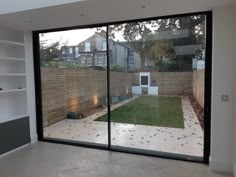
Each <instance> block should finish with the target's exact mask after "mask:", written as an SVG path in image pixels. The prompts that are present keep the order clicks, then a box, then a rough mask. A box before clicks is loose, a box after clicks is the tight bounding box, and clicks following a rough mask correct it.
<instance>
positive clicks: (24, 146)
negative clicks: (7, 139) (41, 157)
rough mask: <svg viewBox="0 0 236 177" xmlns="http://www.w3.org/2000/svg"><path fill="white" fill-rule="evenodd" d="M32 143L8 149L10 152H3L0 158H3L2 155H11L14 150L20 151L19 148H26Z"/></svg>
mask: <svg viewBox="0 0 236 177" xmlns="http://www.w3.org/2000/svg"><path fill="white" fill-rule="evenodd" d="M29 145H30V144H25V145H23V146H21V147H18V148H16V149H13V150H11V151H8V152H6V153H4V154H1V155H0V158H2V157H4V156H7V155H10V154H12V153H14V152H17V151H19V150H21V149H24V148H26V147H27V146H29Z"/></svg>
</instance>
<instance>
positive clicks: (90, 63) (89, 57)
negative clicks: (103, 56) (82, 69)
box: [87, 56, 92, 66]
mask: <svg viewBox="0 0 236 177" xmlns="http://www.w3.org/2000/svg"><path fill="white" fill-rule="evenodd" d="M87 65H88V66H91V65H92V57H91V56H87Z"/></svg>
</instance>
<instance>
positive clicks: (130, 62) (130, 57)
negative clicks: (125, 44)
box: [129, 54, 134, 65]
mask: <svg viewBox="0 0 236 177" xmlns="http://www.w3.org/2000/svg"><path fill="white" fill-rule="evenodd" d="M129 64H130V65H133V64H134V54H130V55H129Z"/></svg>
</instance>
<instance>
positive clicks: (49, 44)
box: [40, 27, 108, 146]
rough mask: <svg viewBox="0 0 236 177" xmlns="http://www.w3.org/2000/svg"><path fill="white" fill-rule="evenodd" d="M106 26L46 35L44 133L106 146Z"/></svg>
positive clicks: (43, 43)
mask: <svg viewBox="0 0 236 177" xmlns="http://www.w3.org/2000/svg"><path fill="white" fill-rule="evenodd" d="M104 40H106V28H105V27H102V28H99V29H97V28H88V29H78V30H69V31H60V32H50V33H41V34H40V62H41V83H42V106H43V107H42V111H43V114H42V115H43V135H44V138H47V139H56V140H60V141H73V142H79V143H84V144H96V145H106V146H107V143H108V132H107V127H108V126H107V122H106V121H105V122H98V121H95V120H96V119H97V117H99V116H102V115H104V114H106V113H107V71H106V65H107V64H106V63H107V62H106V58H107V57H106V50H105V49H104V48H102V46H103V42H104Z"/></svg>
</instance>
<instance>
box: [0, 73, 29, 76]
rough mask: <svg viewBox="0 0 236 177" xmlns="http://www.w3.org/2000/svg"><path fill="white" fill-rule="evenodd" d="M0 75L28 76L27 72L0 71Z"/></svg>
mask: <svg viewBox="0 0 236 177" xmlns="http://www.w3.org/2000/svg"><path fill="white" fill-rule="evenodd" d="M0 76H26V74H25V73H0Z"/></svg>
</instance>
